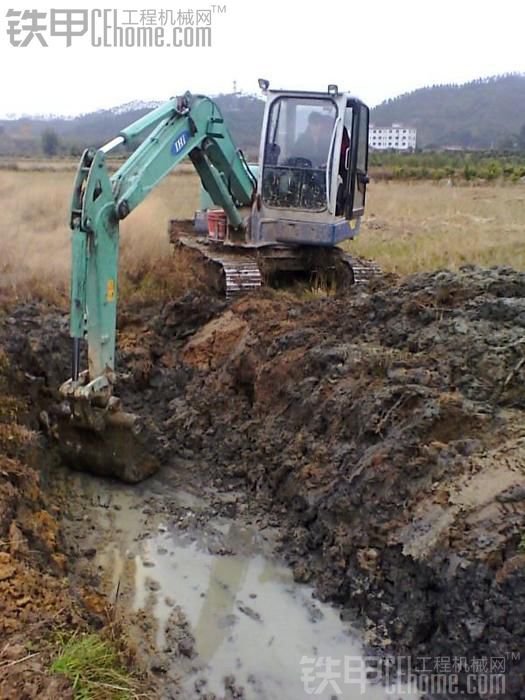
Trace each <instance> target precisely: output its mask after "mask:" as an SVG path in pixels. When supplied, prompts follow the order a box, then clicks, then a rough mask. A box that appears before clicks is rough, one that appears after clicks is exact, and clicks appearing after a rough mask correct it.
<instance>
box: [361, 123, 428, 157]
mask: <svg viewBox="0 0 525 700" xmlns="http://www.w3.org/2000/svg"><path fill="white" fill-rule="evenodd" d="M416 132H417V129H413V128H410V127H407V126H404V125H403V124H392V126H374V125H373V124H370V130H369V132H368V145H369V146H370V148H375V149H378V150H383V151H384V150H387V149H393V150H395V151H409V150H413V149H414V148H415V147H416Z"/></svg>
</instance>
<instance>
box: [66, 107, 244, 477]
mask: <svg viewBox="0 0 525 700" xmlns="http://www.w3.org/2000/svg"><path fill="white" fill-rule="evenodd" d="M147 131H150V133H149V134H148V135H147V136H146V138H145V139H144V140H143V141H142V143H141V144H140V146H139V147H138V148H137V149H136V150H135V151H134V152H133V154H132V155H131V156H130V157H129V158H128V159H127V160H126V161H125V162H124V164H123V165H122V166H121V167H120V168H119V169H118V170H117V171H116V172H115V173H114V174H113V175H110V173H109V171H108V168H107V162H106V155H107V154H108V153H109V152H110V151H111V150H112V149H114V148H116V147H117V146H119V145H121V144H127V143H131V142H134V141H135V140H136V139H137V138H139V137H140V136H142V135H143V134H144V133H145V132H147ZM186 156H189V158H190V159H191V161H192V163H193V165H194V166H195V168H196V170H197V172H198V174H199V176H200V178H201V181H202V184H203V186H204V188H205V189H206V190H207V192H208V193H209V195H210V197H211V199H212V200H213V202H214V203H215V204H216V205H217V206H219V207H222V208H223V209H224V211H225V212H226V215H227V217H228V220H229V222H230V224H231V225H232V226H233V228H235V229H239V228H242V227H243V218H242V214H241V211H240V208H241V207H245V206H249V205H250V204H251V202H252V199H253V195H254V191H255V186H256V182H255V178H254V176H253V175H252V174H251V172H250V170H249V168H248V166H247V164H246V162H245V160H244V157H243V156H242V153H240V152H239V151H238V150H237V148H236V147H235V144H234V143H233V141H232V138H231V136H230V134H229V131H228V129H227V127H226V125H225V123H224V120H223V117H222V115H221V113H220V110H219V109H218V107H217V105H216V104H215V103H214V102H213V101H212V100H211V99H209V98H208V97H204V96H192V95H191V94H190V93H186V94H185V95H183V96H181V97H178V98H174V99H173V100H170V101H169V102H166V103H165V104H163V105H161V106H160V107H158V108H157V109H155V110H153V111H152V112H150V113H149V114H147V115H145V116H144V117H143V118H141V119H139V120H138V121H136V122H134V123H133V124H131V125H130V126H129V127H127V128H125V129H123V130H122V131H121V132H120V134H119V135H118V136H117V137H116V138H115V139H113V140H112V141H110V142H109V143H108V144H106V145H105V146H103V147H102V148H100V149H98V150H96V151H94V150H91V149H88V150H86V151H85V152H84V154H83V156H82V159H81V162H80V165H79V168H78V171H77V175H76V180H75V185H74V192H73V198H72V204H71V220H70V225H71V229H72V272H71V317H70V333H71V336H72V338H73V359H72V376H71V378H70V379H69V380H68V381H66V382H65V383H64V384H63V385H62V387H61V393H62V395H63V396H64V397H66V399H67V402H68V404H69V413H68V415H67V420H68V421H69V423H68V425H67V427H68V432H69V429H70V428H71V427H72V425H74V427H75V428H79V429H82V430H90V431H95V432H97V433H98V434H99V435H102V434H103V433H104V432H105V431H106V430H107V429H108V427H109V426H111V425H118V427H119V429H122V428H123V427H129V428H130V429H131V430H132V431H133V430H135V427H136V416H134V415H133V414H124V413H123V412H122V411H121V410H120V401H119V399H117V398H116V397H115V396H114V395H113V386H114V383H115V342H116V315H117V300H118V286H117V278H118V257H119V222H120V221H121V220H122V219H124V218H126V217H127V216H128V215H129V214H130V213H131V212H132V211H133V210H134V209H135V208H136V207H137V206H139V204H140V203H141V202H142V201H143V200H144V199H145V198H146V197H147V196H148V194H149V193H150V192H151V190H152V189H153V188H154V187H155V186H156V185H157V184H158V183H159V182H161V181H162V180H163V178H165V177H166V176H167V175H168V174H169V173H170V172H171V171H173V170H174V168H176V167H177V165H178V164H179V163H181V161H182V160H183V159H184V158H186ZM85 338H86V339H87V346H88V369H87V370H85V371H83V372H82V371H81V369H80V357H81V342H82V340H83V339H85ZM75 449H76V450H77V453H78V452H79V449H80V448H79V447H78V445H77V446H76V447H75ZM98 471H100V470H98ZM108 471H109V472H110V473H111V470H108ZM118 475H119V476H122V475H121V474H118Z"/></svg>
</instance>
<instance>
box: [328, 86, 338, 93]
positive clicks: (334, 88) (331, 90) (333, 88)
mask: <svg viewBox="0 0 525 700" xmlns="http://www.w3.org/2000/svg"><path fill="white" fill-rule="evenodd" d="M338 93H339V88H338V87H337V85H329V86H328V94H329V95H337V94H338Z"/></svg>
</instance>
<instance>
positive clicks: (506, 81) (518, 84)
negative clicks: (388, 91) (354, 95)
mask: <svg viewBox="0 0 525 700" xmlns="http://www.w3.org/2000/svg"><path fill="white" fill-rule="evenodd" d="M371 119H372V122H373V123H374V124H375V125H377V126H387V125H390V124H392V123H394V122H401V123H402V124H407V125H410V126H415V127H417V129H418V146H420V147H429V146H438V147H440V146H462V147H464V148H511V147H512V146H513V145H516V143H517V141H518V139H519V134H520V131H521V129H522V127H524V125H525V75H524V74H521V75H520V74H512V75H503V76H495V77H492V78H482V79H481V78H480V79H479V80H473V81H472V82H470V83H465V84H464V85H434V86H432V87H426V88H421V89H419V90H415V91H414V92H409V93H406V94H404V95H400V96H399V97H396V98H394V99H391V100H386V101H385V102H383V103H382V104H380V105H378V106H377V107H375V108H374V109H373V110H372V116H371ZM524 136H525V129H524V131H523V133H522V138H523V137H524Z"/></svg>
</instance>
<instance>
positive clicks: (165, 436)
mask: <svg viewBox="0 0 525 700" xmlns="http://www.w3.org/2000/svg"><path fill="white" fill-rule="evenodd" d="M119 328H120V333H119V355H118V361H117V362H118V369H119V371H120V372H121V373H122V375H121V381H120V384H119V394H120V396H121V397H122V399H123V401H124V404H125V406H126V408H127V409H128V410H134V411H137V412H138V413H142V414H143V415H144V416H146V417H148V418H150V419H152V420H153V421H154V423H155V424H156V426H157V442H156V444H155V445H152V449H153V450H154V451H155V453H156V454H157V455H158V457H159V458H160V460H161V462H162V463H163V465H164V466H163V467H162V469H163V470H166V471H168V472H169V470H170V469H174V468H175V467H174V464H175V463H176V460H181V459H182V460H184V461H185V463H188V462H189V463H190V464H193V474H194V478H195V479H197V482H198V481H199V480H200V482H201V483H202V484H205V483H206V484H213V485H214V488H216V489H217V490H219V491H220V490H221V489H222V490H231V489H235V490H236V491H237V492H238V493H242V494H243V497H242V502H244V503H246V502H248V504H249V507H250V508H255V509H256V510H258V511H260V512H261V513H266V514H270V515H271V517H272V518H273V519H274V520H275V521H276V522H277V524H278V526H279V548H280V551H281V554H282V555H283V556H285V557H286V559H287V560H288V561H289V563H290V564H291V566H292V567H293V571H294V575H295V577H296V579H297V580H299V581H308V582H311V583H312V584H314V585H315V586H316V588H317V591H318V594H319V596H320V598H321V599H323V600H329V601H333V602H335V603H338V604H339V605H341V606H343V608H344V609H345V611H346V613H345V614H347V615H350V616H352V617H354V618H355V619H356V620H358V621H360V624H361V625H362V626H363V627H364V629H365V630H366V634H367V640H368V642H369V644H370V646H372V647H374V648H376V649H378V650H383V651H385V650H386V651H387V652H389V653H398V654H409V655H412V656H414V657H415V656H419V657H423V656H426V657H467V658H473V657H480V656H484V657H494V658H496V657H497V658H506V659H507V660H508V668H507V674H506V694H505V696H504V697H505V698H509V699H516V700H517V699H518V698H523V697H525V696H524V694H523V692H524V691H523V688H524V687H525V682H524V668H525V666H524V664H525V662H524V660H523V658H522V653H521V652H522V651H523V648H524V642H525V626H524V624H525V623H524V620H525V603H524V600H525V596H524V594H525V553H524V551H523V538H524V533H525V522H524V521H525V517H524V516H525V429H524V426H525V423H524V420H523V418H524V409H525V391H524V382H525V335H524V329H525V274H524V273H519V272H516V271H513V270H512V269H510V268H493V269H490V270H489V269H479V268H474V267H466V268H462V269H461V270H460V271H458V272H437V273H431V274H428V273H421V274H418V275H413V276H410V277H407V278H404V279H398V278H396V277H394V276H385V277H384V278H383V279H381V280H377V281H375V282H373V283H371V284H370V285H369V286H364V287H361V288H360V289H357V288H356V289H355V290H354V291H353V292H352V293H351V296H348V295H347V296H344V297H341V298H319V299H314V300H312V299H309V300H298V299H297V298H295V297H294V296H292V295H290V294H286V293H283V292H279V293H277V292H273V291H264V292H261V293H259V294H257V295H255V296H253V297H250V298H244V299H241V300H238V301H236V302H235V303H233V304H232V305H229V306H226V304H225V303H224V302H222V301H218V300H216V299H210V298H207V297H203V296H201V295H199V294H196V293H192V292H188V293H187V294H186V295H185V296H184V297H183V298H181V299H178V300H175V301H170V302H168V303H165V304H150V305H147V306H146V305H143V306H135V307H129V306H128V307H127V308H123V309H122V311H121V314H120V319H119ZM0 343H1V344H2V346H3V347H4V349H5V352H6V354H7V356H8V357H9V358H10V361H11V363H12V364H13V365H14V366H15V367H16V368H17V371H18V373H19V374H18V377H19V379H20V380H21V381H22V380H24V386H25V387H30V390H29V389H26V390H25V391H26V393H25V398H26V399H27V400H28V401H29V403H30V409H31V411H30V413H31V416H32V417H31V419H30V420H29V421H28V423H29V425H30V427H32V428H35V429H36V428H37V427H38V420H37V416H38V413H39V412H40V411H41V410H44V409H46V408H47V407H49V405H50V403H51V402H52V400H53V398H54V397H53V389H56V387H57V386H58V385H59V383H60V381H62V380H63V378H64V377H66V376H68V373H69V367H68V363H69V355H70V348H69V341H68V338H67V319H66V317H65V316H64V315H63V314H62V313H61V312H60V311H58V310H55V309H52V308H42V307H39V306H38V305H36V304H34V305H30V304H25V305H22V306H20V307H19V308H17V309H14V310H11V311H10V312H9V313H8V314H7V315H6V317H5V318H4V319H3V321H2V326H1V330H0ZM7 473H8V474H11V473H12V472H11V471H9V470H7ZM14 473H16V470H15V472H14ZM4 479H5V477H4ZM13 480H15V476H10V477H9V478H8V481H9V483H11V482H12V481H13ZM27 486H28V485H27V484H26V487H27ZM2 493H3V492H2ZM18 493H20V492H18ZM17 498H18V499H20V498H22V496H20V495H18V496H17ZM33 502H35V503H36V502H38V499H32V503H33ZM240 502H241V501H238V500H236V499H233V500H232V501H231V502H230V504H229V508H230V510H231V511H232V514H233V517H234V516H235V509H236V508H237V507H239V506H238V503H240ZM10 507H11V508H12V506H10ZM31 507H32V508H36V507H35V506H31ZM2 510H4V509H2ZM267 517H269V516H267ZM32 518H33V520H36V521H37V523H38V525H37V524H35V525H34V527H38V526H40V525H41V523H40V521H38V510H37V511H36V513H35V514H33V516H32ZM44 522H45V527H47V532H48V531H49V528H50V527H51V529H52V527H53V526H51V525H49V523H48V520H47V518H46V519H45V520H44ZM2 527H3V528H4V529H3V530H2V532H1V533H0V536H1V538H2V539H5V537H6V533H7V529H6V528H9V527H10V524H9V523H8V521H7V520H5V522H4V520H2ZM70 536H72V535H71V533H70ZM73 536H74V535H73ZM11 539H13V536H12V535H11ZM48 539H49V537H48ZM4 555H5V560H4V561H2V567H3V568H2V571H4V572H6V574H7V575H9V576H8V578H7V579H6V580H7V581H9V580H10V579H11V578H12V576H13V568H12V567H13V566H14V565H13V563H12V561H11V558H12V556H13V554H12V553H11V552H9V551H8V552H5V553H4ZM4 555H2V556H4ZM49 560H50V558H49V557H48V559H46V566H49ZM62 563H63V562H62ZM62 563H61V559H60V556H59V557H58V561H57V562H55V564H54V565H56V566H57V567H60V566H61V565H62ZM0 585H2V586H4V585H5V584H4V582H3V581H2V582H1V583H0ZM57 585H58V584H57ZM41 592H42V591H41ZM22 593H23V596H22V600H23V597H25V596H26V595H32V594H28V593H27V591H26V590H25V588H24V589H23V590H22V591H21V592H20V593H19V595H22ZM42 606H44V607H45V602H43V603H42ZM42 606H40V607H42ZM65 606H66V608H67V610H68V614H72V613H71V610H73V609H74V608H73V604H71V607H69V601H66V603H65ZM61 607H63V604H61V603H56V604H55V607H54V610H56V609H60V608H61ZM21 619H23V617H22V618H20V620H21ZM20 620H19V619H18V613H17V622H20ZM511 659H512V663H511ZM460 683H463V684H464V683H465V674H464V673H461V674H460ZM464 689H465V687H464ZM471 697H472V695H471ZM473 697H476V696H475V695H474V696H473ZM484 697H490V696H489V695H485V696H484ZM494 697H495V696H494ZM498 697H501V695H500V696H498Z"/></svg>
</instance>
